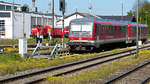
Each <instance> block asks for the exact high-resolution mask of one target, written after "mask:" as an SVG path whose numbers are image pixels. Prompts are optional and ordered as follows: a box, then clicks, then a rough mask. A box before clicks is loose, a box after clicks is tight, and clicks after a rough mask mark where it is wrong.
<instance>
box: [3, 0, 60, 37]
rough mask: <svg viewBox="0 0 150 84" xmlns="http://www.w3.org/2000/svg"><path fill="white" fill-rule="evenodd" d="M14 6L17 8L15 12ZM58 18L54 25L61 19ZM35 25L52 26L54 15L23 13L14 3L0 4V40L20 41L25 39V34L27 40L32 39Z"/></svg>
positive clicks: (55, 18)
mask: <svg viewBox="0 0 150 84" xmlns="http://www.w3.org/2000/svg"><path fill="white" fill-rule="evenodd" d="M1 6H3V8H1ZM12 6H14V8H15V10H14V11H13V10H12ZM58 17H59V16H58ZM58 17H57V15H55V17H54V23H56V20H57V19H59V18H58ZM33 25H43V26H45V25H49V26H51V25H52V14H50V13H35V12H28V13H27V12H21V6H20V5H19V4H14V5H12V3H8V2H0V38H5V39H18V38H23V36H24V34H26V37H27V38H30V34H31V28H32V26H33Z"/></svg>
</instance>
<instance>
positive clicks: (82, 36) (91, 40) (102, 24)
mask: <svg viewBox="0 0 150 84" xmlns="http://www.w3.org/2000/svg"><path fill="white" fill-rule="evenodd" d="M136 26H137V24H136V23H132V22H126V21H116V20H106V19H99V18H81V19H75V20H72V21H71V23H70V31H69V40H70V41H69V45H70V47H71V49H79V50H80V49H85V50H91V49H94V48H99V47H100V46H101V45H103V44H111V43H119V42H124V43H126V44H128V43H135V42H136ZM139 30H140V31H139V37H140V40H142V41H143V42H144V41H146V40H147V37H148V28H147V25H145V24H139Z"/></svg>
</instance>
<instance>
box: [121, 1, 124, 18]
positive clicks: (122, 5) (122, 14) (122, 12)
mask: <svg viewBox="0 0 150 84" xmlns="http://www.w3.org/2000/svg"><path fill="white" fill-rule="evenodd" d="M121 3H122V18H121V19H122V20H123V6H124V5H123V0H122V2H121Z"/></svg>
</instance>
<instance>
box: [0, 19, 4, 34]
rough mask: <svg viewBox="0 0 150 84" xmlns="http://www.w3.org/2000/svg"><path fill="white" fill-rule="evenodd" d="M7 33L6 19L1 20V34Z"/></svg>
mask: <svg viewBox="0 0 150 84" xmlns="http://www.w3.org/2000/svg"><path fill="white" fill-rule="evenodd" d="M1 35H5V21H4V20H0V36H1Z"/></svg>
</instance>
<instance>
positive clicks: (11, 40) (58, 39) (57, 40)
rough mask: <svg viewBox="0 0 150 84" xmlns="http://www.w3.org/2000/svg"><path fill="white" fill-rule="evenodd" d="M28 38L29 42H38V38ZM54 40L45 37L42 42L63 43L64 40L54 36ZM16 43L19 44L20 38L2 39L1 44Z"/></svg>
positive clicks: (66, 40) (66, 39)
mask: <svg viewBox="0 0 150 84" xmlns="http://www.w3.org/2000/svg"><path fill="white" fill-rule="evenodd" d="M27 40H28V44H36V39H33V38H31V39H27ZM53 40H54V41H53ZM53 40H49V39H43V42H42V43H53V42H54V43H61V42H62V38H54V39H53ZM64 41H65V42H66V43H67V42H68V41H69V39H68V38H65V40H64ZM14 44H18V39H0V45H14Z"/></svg>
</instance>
